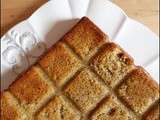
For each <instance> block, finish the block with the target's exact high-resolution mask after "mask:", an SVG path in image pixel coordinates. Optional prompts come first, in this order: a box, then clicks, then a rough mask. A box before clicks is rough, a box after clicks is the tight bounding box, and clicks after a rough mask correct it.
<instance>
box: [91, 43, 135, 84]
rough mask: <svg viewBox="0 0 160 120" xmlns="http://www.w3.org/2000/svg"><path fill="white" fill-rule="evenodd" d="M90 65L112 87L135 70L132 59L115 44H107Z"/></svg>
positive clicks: (92, 59)
mask: <svg viewBox="0 0 160 120" xmlns="http://www.w3.org/2000/svg"><path fill="white" fill-rule="evenodd" d="M89 64H90V66H91V67H92V68H93V69H94V70H95V71H96V73H97V74H99V75H100V76H101V77H102V79H103V80H104V82H105V83H106V84H107V85H109V86H111V87H114V86H115V85H117V83H118V82H119V81H120V80H122V79H123V77H124V76H125V75H126V74H127V73H128V72H130V71H131V70H132V69H133V68H134V64H133V60H132V58H131V57H130V56H129V55H128V54H127V53H125V52H124V51H123V50H122V49H121V48H120V47H119V46H118V45H116V44H114V43H107V44H105V45H104V46H103V47H102V48H101V49H100V50H99V51H98V53H97V54H96V55H95V56H93V57H92V58H91V60H90V63H89Z"/></svg>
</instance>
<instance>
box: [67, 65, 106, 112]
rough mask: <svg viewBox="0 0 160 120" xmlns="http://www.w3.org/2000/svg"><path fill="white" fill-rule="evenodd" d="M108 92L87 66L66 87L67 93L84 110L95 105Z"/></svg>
mask: <svg viewBox="0 0 160 120" xmlns="http://www.w3.org/2000/svg"><path fill="white" fill-rule="evenodd" d="M106 93H107V89H106V88H105V87H104V86H103V85H102V84H100V83H99V82H98V80H97V78H95V76H93V73H91V72H90V71H89V70H88V69H87V68H85V69H83V70H82V71H81V72H80V73H79V74H78V75H77V76H76V77H75V78H74V79H73V80H72V81H71V82H70V84H68V85H67V86H66V88H65V94H66V95H67V96H68V97H70V98H71V99H72V100H73V101H74V102H75V103H76V104H77V105H78V106H79V108H80V109H81V110H82V111H84V112H87V111H88V110H89V109H90V108H91V107H93V106H94V105H95V104H96V103H97V102H98V101H99V100H100V99H101V98H102V97H103V96H104V95H105V94H106Z"/></svg>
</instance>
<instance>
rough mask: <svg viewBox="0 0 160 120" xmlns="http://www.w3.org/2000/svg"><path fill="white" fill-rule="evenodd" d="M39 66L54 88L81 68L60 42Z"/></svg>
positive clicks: (78, 62) (44, 57)
mask: <svg viewBox="0 0 160 120" xmlns="http://www.w3.org/2000/svg"><path fill="white" fill-rule="evenodd" d="M39 64H40V65H41V67H42V68H43V69H44V70H45V71H46V73H47V74H48V75H49V77H50V78H51V80H53V82H54V83H55V84H56V86H61V85H63V84H64V83H65V82H66V80H67V78H68V77H69V76H71V75H72V74H74V72H76V70H77V69H78V68H79V67H80V66H81V64H80V61H79V60H78V59H77V58H76V57H75V56H74V55H73V54H72V53H71V52H70V51H69V50H68V49H67V48H66V47H65V45H64V44H63V43H61V42H59V43H57V44H55V45H54V46H53V47H52V48H51V49H50V51H49V52H48V53H47V54H46V55H44V56H43V58H42V59H41V60H40V61H39Z"/></svg>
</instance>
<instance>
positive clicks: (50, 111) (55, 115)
mask: <svg viewBox="0 0 160 120" xmlns="http://www.w3.org/2000/svg"><path fill="white" fill-rule="evenodd" d="M37 120H80V113H79V112H78V110H76V108H74V107H73V105H71V103H68V102H67V101H65V99H64V98H63V97H62V96H55V97H54V98H53V99H52V100H51V101H50V102H49V103H48V104H47V105H46V106H45V107H44V108H43V109H42V111H40V113H39V114H38V115H37Z"/></svg>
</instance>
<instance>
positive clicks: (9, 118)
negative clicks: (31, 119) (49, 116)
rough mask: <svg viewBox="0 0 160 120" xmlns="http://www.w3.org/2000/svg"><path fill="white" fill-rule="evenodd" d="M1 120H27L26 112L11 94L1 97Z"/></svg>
mask: <svg viewBox="0 0 160 120" xmlns="http://www.w3.org/2000/svg"><path fill="white" fill-rule="evenodd" d="M0 118H1V120H26V118H27V115H26V114H25V111H24V110H23V109H22V108H21V107H20V105H18V102H17V101H16V100H15V98H14V97H13V96H12V94H10V93H9V92H7V91H5V92H3V93H2V95H1V117H0Z"/></svg>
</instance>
